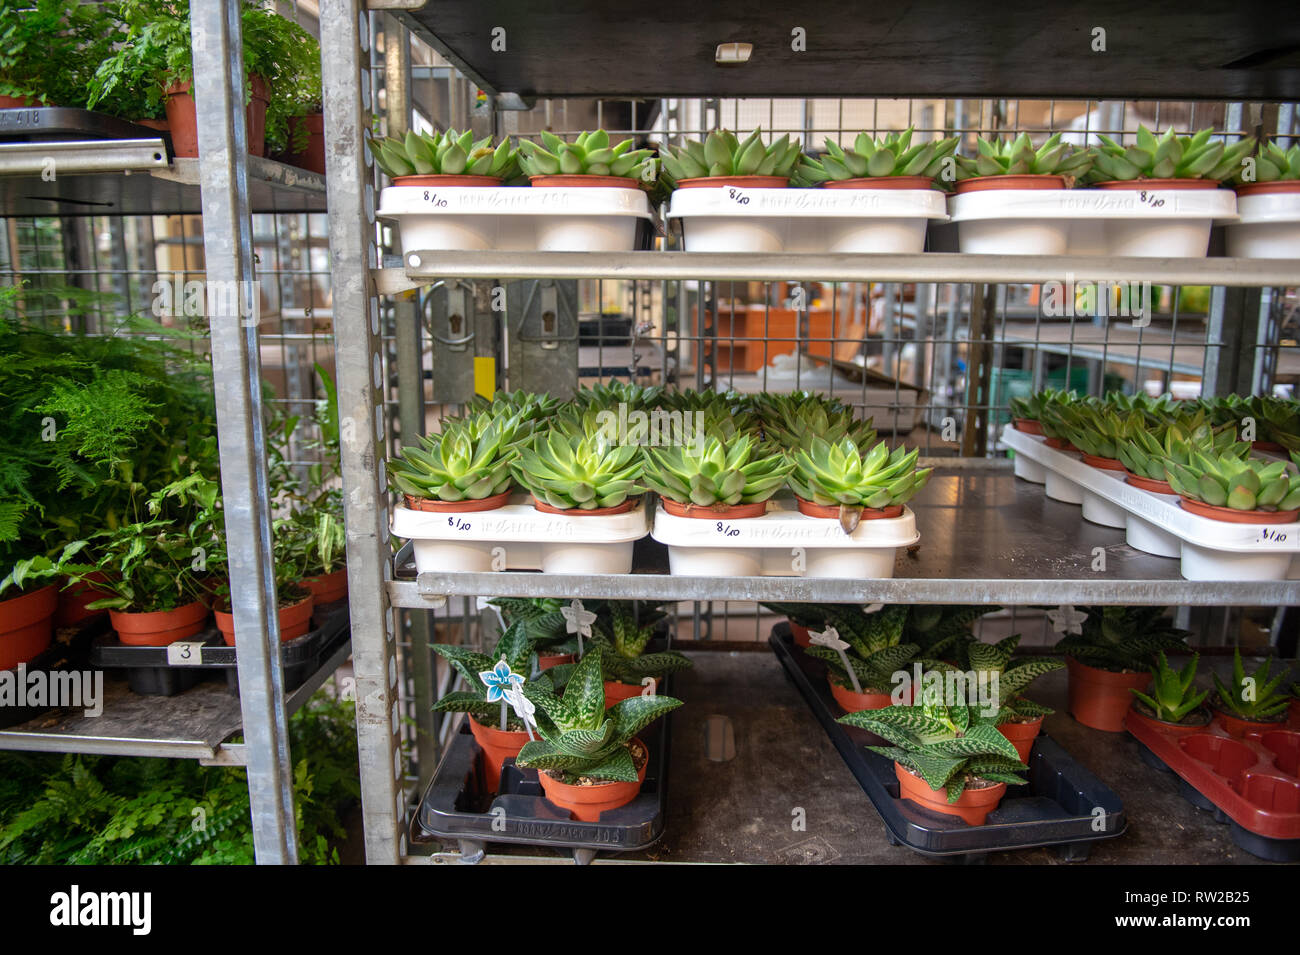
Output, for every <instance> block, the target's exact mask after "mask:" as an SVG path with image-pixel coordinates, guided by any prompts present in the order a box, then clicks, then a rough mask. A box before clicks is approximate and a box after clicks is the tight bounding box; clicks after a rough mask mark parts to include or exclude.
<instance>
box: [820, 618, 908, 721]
mask: <svg viewBox="0 0 1300 955" xmlns="http://www.w3.org/2000/svg"><path fill="white" fill-rule="evenodd" d="M907 615H908V608H907V606H906V605H904V604H895V605H893V606H890V607H885V608H883V609H881V610H879V611H877V612H876V613H864V612H863V609H862V608H861V607H858V606H855V605H852V604H850V605H848V606H846V607H842V608H841V607H836V606H834V605H832V606H830V607H828V608H827V612H826V613H825V614H824V615H823V616H824V621H825V622H824V624H823V627H825V628H828V629H826V630H824V631H823V632H822V633H820V634H812V635H811V639H810V644H809V647H808V654H809V656H814V657H817V658H818V659H819V660H821V661H823V662H824V663H825V664H826V682H827V683H828V684H830V688H831V695H832V696H833V697H835V702H836V703H838V704H839V705H840V707H841V708H842V709H843V710H844V711H845V712H846V713H856V712H858V711H860V710H880V709H884V708H885V707H887V706H890V705H891V703H893V702H895V701H894V700H893V699H892V697H891V694H892V692H893V690H894V688H895V684H896V683H897V681H896V680H895V674H896V673H898V672H899V671H900V670H903V669H904V668H905V667H908V666H909V665H910V664H911V663H912V662H913V661H915V660H916V659H917V656H918V654H919V653H920V651H921V648H920V647H919V646H917V645H916V644H915V643H906V642H904V640H903V630H904V626H905V624H906V621H907ZM832 631H833V633H832ZM828 635H830V636H832V637H837V638H838V639H839V641H840V642H842V643H847V644H848V646H847V647H843V648H840V649H837V648H836V647H833V646H830V645H827V643H828V642H827V641H825V638H826V637H827V636H828ZM907 702H911V701H910V700H908V701H907Z"/></svg>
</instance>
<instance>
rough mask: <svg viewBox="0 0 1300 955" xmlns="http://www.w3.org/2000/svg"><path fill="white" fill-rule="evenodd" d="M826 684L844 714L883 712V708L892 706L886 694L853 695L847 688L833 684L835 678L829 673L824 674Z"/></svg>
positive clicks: (891, 701)
mask: <svg viewBox="0 0 1300 955" xmlns="http://www.w3.org/2000/svg"><path fill="white" fill-rule="evenodd" d="M826 682H827V683H829V684H830V687H831V696H833V697H835V702H836V703H838V704H839V705H840V709H842V710H844V712H845V713H860V712H861V711H863V710H883V709H885V707H887V706H892V705H893V700H892V699H891V698H890V695H889V694H888V693H854V692H853V691H852V690H851V689H849V688H848V687H847V686H841V685H840V684H839V683H837V682H835V678H834V677H833V676H831V674H830V673H827V674H826Z"/></svg>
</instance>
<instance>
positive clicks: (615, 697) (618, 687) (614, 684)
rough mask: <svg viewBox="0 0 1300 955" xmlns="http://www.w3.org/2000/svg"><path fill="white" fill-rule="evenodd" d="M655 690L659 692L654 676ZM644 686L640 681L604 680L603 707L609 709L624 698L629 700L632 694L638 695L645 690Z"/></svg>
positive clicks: (657, 680) (657, 681) (656, 678)
mask: <svg viewBox="0 0 1300 955" xmlns="http://www.w3.org/2000/svg"><path fill="white" fill-rule="evenodd" d="M654 681H655V692H656V693H657V692H659V678H658V677H655V678H654ZM645 689H646V688H645V687H644V686H642V685H641V684H640V683H621V682H619V681H618V680H606V681H605V709H609V708H610V707H611V706H613V705H614V704H615V703H622V702H623V701H624V700H630V699H632V697H634V696H640V695H641V694H642V693H644V692H645Z"/></svg>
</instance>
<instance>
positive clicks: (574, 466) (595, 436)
mask: <svg viewBox="0 0 1300 955" xmlns="http://www.w3.org/2000/svg"><path fill="white" fill-rule="evenodd" d="M590 416H591V415H590V413H588V417H590ZM641 466H642V465H641V448H640V447H638V446H637V445H634V444H617V443H615V442H614V441H612V440H610V439H609V437H608V436H607V435H605V434H604V433H603V432H602V431H601V430H600V429H598V428H595V429H594V430H590V431H585V432H584V429H583V428H582V427H581V426H580V425H579V426H578V427H577V430H576V431H574V432H569V431H565V430H563V429H561V428H556V429H553V430H551V431H548V432H545V433H540V434H537V435H536V436H535V437H534V439H533V443H532V445H531V446H524V447H522V448H520V449H519V455H518V457H516V458H515V460H514V461H513V462H512V464H511V470H512V472H513V473H514V476H515V480H516V481H518V482H519V484H520V485H521V486H522V487H525V488H527V489H528V490H529V491H531V492H532V493H533V496H534V497H536V498H537V499H538V500H540V501H544V502H545V503H547V504H549V505H551V506H552V507H558V508H561V509H563V510H595V509H597V508H604V507H617V506H618V505H620V504H622V503H623V502H624V501H626V500H627V499H628V497H629V496H631V495H634V494H639V493H641V492H642V491H643V488H641V487H640V486H639V485H638V484H637V481H639V480H640V478H641Z"/></svg>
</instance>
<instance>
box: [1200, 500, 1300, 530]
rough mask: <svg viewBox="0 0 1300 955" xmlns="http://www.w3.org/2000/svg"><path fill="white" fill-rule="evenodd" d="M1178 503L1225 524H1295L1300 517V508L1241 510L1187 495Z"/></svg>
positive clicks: (1201, 515)
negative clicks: (1290, 509)
mask: <svg viewBox="0 0 1300 955" xmlns="http://www.w3.org/2000/svg"><path fill="white" fill-rule="evenodd" d="M1178 503H1179V504H1180V505H1181V506H1182V509H1183V510H1185V511H1189V512H1191V513H1192V514H1195V515H1197V516H1198V517H1208V518H1209V519H1210V520H1212V521H1222V522H1223V523H1225V524H1293V523H1295V521H1296V519H1297V518H1300V510H1295V511H1259V510H1255V511H1239V510H1237V509H1236V508H1235V507H1219V506H1218V505H1216V504H1206V503H1205V502H1204V501H1194V500H1192V499H1191V498H1190V497H1187V496H1186V495H1180V496H1179V498H1178Z"/></svg>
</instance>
